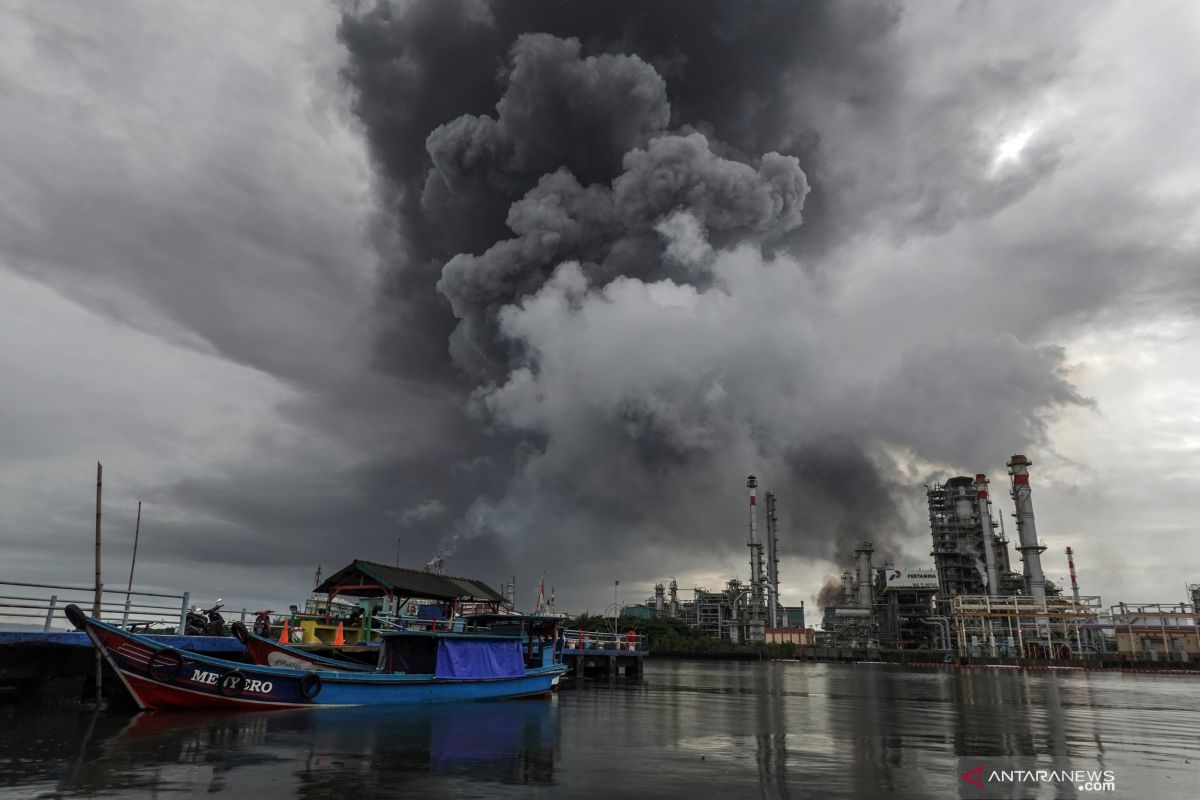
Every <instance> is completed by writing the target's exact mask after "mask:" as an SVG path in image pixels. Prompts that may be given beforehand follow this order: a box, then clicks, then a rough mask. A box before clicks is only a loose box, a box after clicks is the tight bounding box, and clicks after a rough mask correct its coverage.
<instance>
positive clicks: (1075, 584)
mask: <svg viewBox="0 0 1200 800" xmlns="http://www.w3.org/2000/svg"><path fill="white" fill-rule="evenodd" d="M1067 567H1068V568H1069V569H1070V570H1071V594H1073V595H1075V603H1076V605H1078V603H1079V581H1078V580H1077V579H1076V578H1075V551H1074V550H1072V549H1071V548H1070V547H1068V548H1067Z"/></svg>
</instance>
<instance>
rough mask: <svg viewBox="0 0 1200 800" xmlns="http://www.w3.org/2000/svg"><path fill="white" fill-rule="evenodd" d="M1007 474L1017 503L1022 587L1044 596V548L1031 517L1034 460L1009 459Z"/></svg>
mask: <svg viewBox="0 0 1200 800" xmlns="http://www.w3.org/2000/svg"><path fill="white" fill-rule="evenodd" d="M1007 466H1008V474H1009V475H1010V476H1012V498H1013V502H1014V503H1015V504H1016V507H1017V537H1018V538H1019V539H1020V542H1021V544H1020V546H1019V547H1017V550H1018V551H1020V553H1021V560H1022V561H1023V562H1024V566H1025V570H1024V571H1025V591H1026V592H1028V593H1029V594H1030V595H1031V596H1033V597H1036V598H1037V599H1039V600H1045V599H1046V576H1045V574H1044V573H1043V572H1042V551H1043V550H1045V549H1046V548H1044V547H1042V546H1041V545H1040V544H1039V543H1038V538H1037V526H1036V525H1035V524H1034V520H1033V498H1032V497H1031V496H1030V490H1029V468H1030V467H1031V466H1033V462H1032V461H1030V460H1029V459H1028V458H1026V457H1025V456H1022V455H1015V456H1013V457H1012V458H1011V459H1009V461H1008V465H1007Z"/></svg>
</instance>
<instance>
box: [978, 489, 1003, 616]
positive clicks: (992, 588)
mask: <svg viewBox="0 0 1200 800" xmlns="http://www.w3.org/2000/svg"><path fill="white" fill-rule="evenodd" d="M975 498H976V500H978V502H979V527H980V528H981V529H982V530H983V557H984V563H985V565H986V567H987V590H988V594H990V595H993V596H994V595H997V594H1000V578H999V572H998V571H997V570H996V545H995V543H994V542H993V541H992V508H991V505H992V504H991V501H990V500H989V499H988V477H987V475H984V474H983V473H979V474H977V475H976V476H975Z"/></svg>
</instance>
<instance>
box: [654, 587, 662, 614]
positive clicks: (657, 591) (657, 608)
mask: <svg viewBox="0 0 1200 800" xmlns="http://www.w3.org/2000/svg"><path fill="white" fill-rule="evenodd" d="M654 615H655V616H657V617H661V616H662V615H663V585H662V584H661V583H656V584H654Z"/></svg>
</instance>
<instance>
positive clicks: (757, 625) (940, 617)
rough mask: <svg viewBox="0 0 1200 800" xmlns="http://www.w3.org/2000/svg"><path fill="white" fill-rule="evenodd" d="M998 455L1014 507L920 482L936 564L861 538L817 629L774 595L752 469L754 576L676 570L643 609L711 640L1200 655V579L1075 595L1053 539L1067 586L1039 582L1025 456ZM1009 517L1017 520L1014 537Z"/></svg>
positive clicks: (1072, 654)
mask: <svg viewBox="0 0 1200 800" xmlns="http://www.w3.org/2000/svg"><path fill="white" fill-rule="evenodd" d="M1006 466H1007V467H1008V475H1007V477H1008V484H1009V485H1008V492H1007V495H1008V498H1007V499H1008V501H1009V502H1011V505H1009V502H1005V503H994V502H993V498H992V494H991V484H990V481H989V480H988V476H987V475H986V474H983V473H979V474H976V475H974V476H956V477H951V478H948V479H947V480H945V481H944V482H940V483H931V484H929V485H927V486H926V487H925V496H926V502H927V505H928V509H929V532H930V544H931V548H930V558H931V561H932V563H931V564H930V563H927V564H925V565H918V566H915V567H912V566H907V565H897V564H894V563H893V561H892V559H891V558H889V557H888V554H886V553H878V552H877V551H876V548H875V546H874V544H873V543H872V542H871V541H862V542H860V543H859V544H858V545H857V547H856V548H855V551H854V561H853V564H852V565H848V568H847V569H846V570H845V571H844V572H843V573H842V575H841V585H840V592H838V597H837V600H836V602H833V603H827V605H826V607H824V608H823V609H821V621H820V630H819V631H813V630H812V629H808V628H805V621H804V607H803V604H801V605H800V606H799V607H796V608H785V607H784V606H783V605H782V604H781V603H780V602H779V579H780V573H779V558H778V534H779V521H778V517H777V504H776V497H775V494H774V493H773V492H767V493H766V494H765V495H764V497H763V501H764V502H763V506H764V511H765V514H764V522H765V537H760V536H759V533H758V497H757V487H758V481H757V479H756V478H755V477H754V476H753V475H751V476H750V477H749V478H748V479H747V482H746V487H747V489H748V501H749V518H748V526H747V528H748V535H747V539H746V544H747V547H748V548H749V551H750V552H749V566H750V572H749V580H748V581H744V582H743V581H742V580H741V579H739V578H733V579H730V580H729V581H727V582H726V583H725V585H724V586H723V587H722V588H720V589H717V590H709V589H708V588H704V587H695V588H693V589H692V592H691V596H690V597H683V598H681V597H680V592H679V587H678V584H677V582H676V581H675V579H674V578H672V579H670V581H669V582H668V583H666V584H664V583H662V582H659V583H658V584H657V585H656V586H655V587H654V596H653V597H651V598H649V599H648V600H647V601H646V605H645V606H643V607H641V608H642V609H643V610H644V611H645V613H646V615H647V616H657V617H664V618H671V619H678V620H681V621H683V622H685V623H687V624H688V625H690V626H691V627H693V628H695V629H696V630H698V631H700V632H702V633H704V634H707V635H708V636H711V637H713V638H717V639H724V640H728V641H732V642H736V643H751V644H755V643H768V644H769V643H783V642H786V643H792V644H796V645H804V646H815V647H825V648H838V649H852V650H857V651H859V652H862V651H866V653H867V654H868V656H867V657H872V656H871V655H870V654H872V653H881V652H883V651H892V652H895V651H921V653H923V654H925V656H924V657H934V658H938V659H942V660H949V659H951V658H962V659H973V658H977V659H988V660H1004V659H1038V660H1080V659H1085V660H1086V659H1100V660H1104V661H1112V662H1135V661H1141V662H1144V661H1170V662H1191V661H1197V660H1200V614H1198V613H1197V611H1198V609H1200V585H1190V586H1188V587H1186V589H1187V599H1186V601H1185V602H1182V603H1176V604H1162V603H1126V602H1121V603H1117V604H1115V605H1112V606H1109V607H1105V606H1104V605H1103V603H1102V601H1101V598H1100V597H1099V596H1097V595H1084V594H1082V593H1081V591H1080V588H1079V584H1078V578H1077V576H1076V572H1075V553H1074V550H1073V549H1072V548H1071V547H1070V546H1066V547H1064V548H1063V549H1061V550H1057V552H1059V553H1062V555H1063V558H1064V561H1065V563H1066V566H1067V568H1068V573H1069V575H1070V584H1069V586H1060V585H1058V584H1056V583H1055V582H1054V581H1052V580H1049V579H1047V577H1046V575H1045V571H1044V569H1043V563H1042V561H1043V556H1044V555H1045V553H1046V552H1047V549H1048V548H1047V545H1046V544H1045V540H1044V539H1043V538H1042V537H1041V536H1040V535H1039V532H1038V529H1037V520H1036V517H1035V515H1034V509H1033V497H1032V489H1031V485H1030V469H1031V467H1032V466H1033V462H1032V461H1031V460H1030V459H1029V458H1027V457H1026V456H1024V455H1014V456H1012V457H1011V458H1010V459H1009V460H1008V462H1007V465H1006ZM1006 515H1007V516H1008V517H1009V518H1010V519H1011V523H1010V524H1009V525H1007V526H1006V525H1005V522H1004V519H1005V516H1006ZM1006 527H1007V528H1011V529H1015V531H1014V532H1015V538H1014V539H1012V540H1010V539H1009V537H1008V535H1007V534H1006ZM914 656H918V654H916V653H914Z"/></svg>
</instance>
